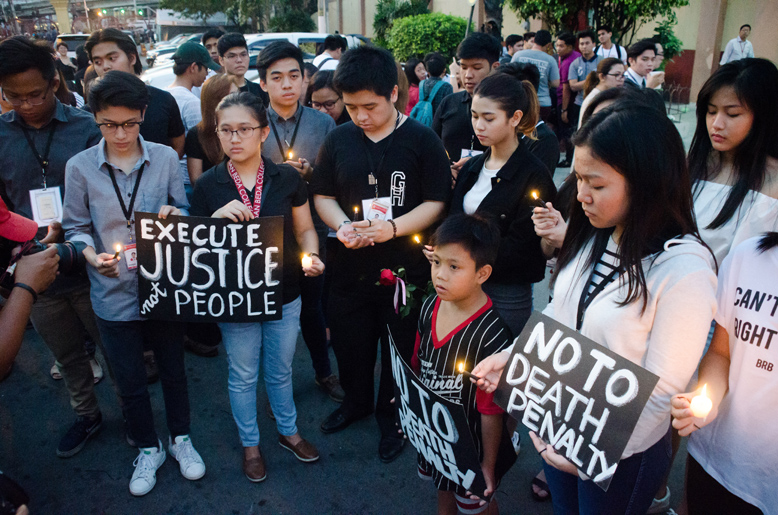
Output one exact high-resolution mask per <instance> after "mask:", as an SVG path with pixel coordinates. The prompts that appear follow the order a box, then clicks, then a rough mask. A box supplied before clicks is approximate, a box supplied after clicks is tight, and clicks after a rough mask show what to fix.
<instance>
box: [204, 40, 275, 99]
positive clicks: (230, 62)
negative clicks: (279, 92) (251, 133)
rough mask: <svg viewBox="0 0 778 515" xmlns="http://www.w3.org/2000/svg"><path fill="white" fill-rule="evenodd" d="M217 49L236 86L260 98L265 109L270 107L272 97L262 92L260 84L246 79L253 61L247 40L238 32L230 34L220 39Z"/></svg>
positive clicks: (225, 70)
mask: <svg viewBox="0 0 778 515" xmlns="http://www.w3.org/2000/svg"><path fill="white" fill-rule="evenodd" d="M216 48H217V50H218V51H219V61H220V62H221V65H222V69H223V70H224V72H225V73H226V74H227V75H229V76H231V77H234V78H235V84H236V85H237V86H238V89H240V90H241V91H246V92H248V93H251V94H252V95H256V96H258V97H259V98H261V99H262V103H263V104H265V107H267V106H268V105H270V97H268V96H267V93H265V92H264V91H262V88H261V87H260V86H259V84H257V83H256V82H251V81H250V80H246V78H245V77H244V75H246V72H247V71H248V69H249V64H250V61H251V58H250V57H249V48H248V45H247V44H246V38H244V37H243V35H242V34H238V33H237V32H230V33H229V34H225V35H223V36H222V37H220V38H219V41H218V42H217V43H216Z"/></svg>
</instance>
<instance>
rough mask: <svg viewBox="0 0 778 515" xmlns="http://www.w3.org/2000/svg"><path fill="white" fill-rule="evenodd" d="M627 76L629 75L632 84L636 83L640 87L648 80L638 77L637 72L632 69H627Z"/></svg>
mask: <svg viewBox="0 0 778 515" xmlns="http://www.w3.org/2000/svg"><path fill="white" fill-rule="evenodd" d="M625 75H628V76H629V79H630V80H631V81H632V82H634V83H635V84H637V85H638V86H642V85H643V81H644V80H646V79H645V78H643V77H641V76H640V75H638V74H637V73H636V72H635V70H633V69H632V68H627V71H626V73H625Z"/></svg>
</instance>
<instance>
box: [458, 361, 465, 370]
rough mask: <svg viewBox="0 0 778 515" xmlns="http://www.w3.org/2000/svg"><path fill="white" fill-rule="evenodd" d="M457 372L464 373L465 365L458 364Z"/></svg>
mask: <svg viewBox="0 0 778 515" xmlns="http://www.w3.org/2000/svg"><path fill="white" fill-rule="evenodd" d="M459 371H460V372H464V371H465V364H464V363H462V362H460V363H459Z"/></svg>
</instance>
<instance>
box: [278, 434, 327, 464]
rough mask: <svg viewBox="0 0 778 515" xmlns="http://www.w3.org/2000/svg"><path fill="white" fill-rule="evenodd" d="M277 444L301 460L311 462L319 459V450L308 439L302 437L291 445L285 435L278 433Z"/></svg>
mask: <svg viewBox="0 0 778 515" xmlns="http://www.w3.org/2000/svg"><path fill="white" fill-rule="evenodd" d="M278 444H279V445H280V446H281V447H283V448H284V449H286V450H288V451H290V452H291V453H292V454H294V455H295V457H296V458H297V459H298V460H300V461H302V462H305V463H311V462H314V461H316V460H318V459H319V451H318V450H316V447H315V446H314V445H313V444H312V443H311V442H309V441H308V440H305V439H302V440H301V441H299V442H298V443H297V445H292V444H291V443H290V442H289V439H288V438H287V437H286V436H283V435H278Z"/></svg>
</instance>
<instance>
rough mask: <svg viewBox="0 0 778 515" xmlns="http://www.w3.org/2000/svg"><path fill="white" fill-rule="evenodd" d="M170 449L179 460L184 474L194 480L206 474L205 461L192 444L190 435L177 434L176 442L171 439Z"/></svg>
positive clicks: (172, 454) (171, 453)
mask: <svg viewBox="0 0 778 515" xmlns="http://www.w3.org/2000/svg"><path fill="white" fill-rule="evenodd" d="M168 450H169V451H170V455H171V456H173V457H174V458H175V459H176V460H177V461H178V466H179V468H180V469H181V475H182V476H184V477H185V478H187V479H188V480H190V481H194V480H196V479H200V478H201V477H203V476H204V475H205V463H203V459H202V458H201V457H200V454H198V453H197V451H196V450H195V448H194V446H193V445H192V440H190V439H189V435H183V436H176V441H175V443H173V442H172V441H171V442H170V445H169V447H168Z"/></svg>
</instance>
